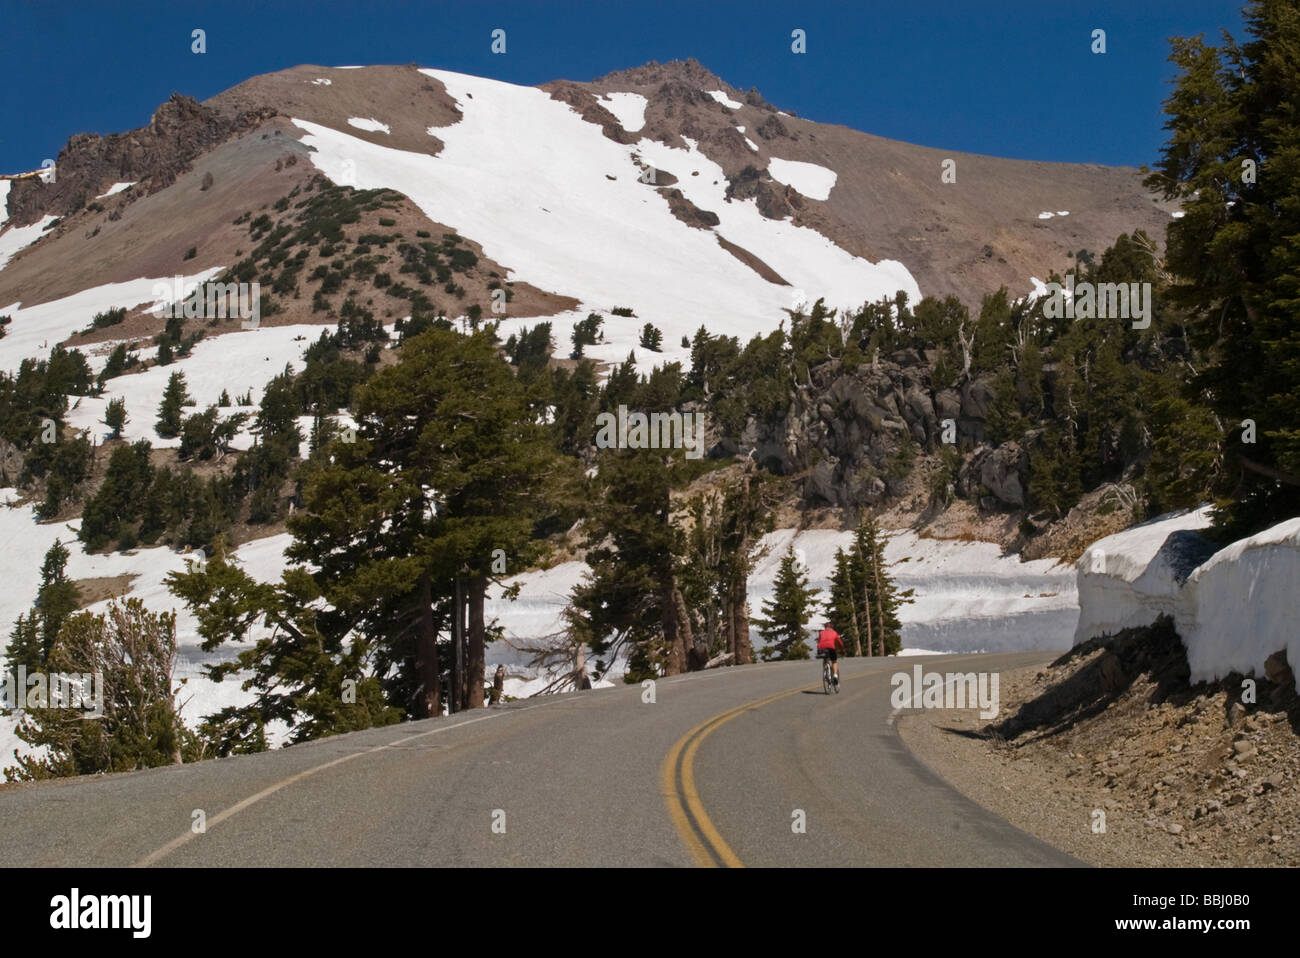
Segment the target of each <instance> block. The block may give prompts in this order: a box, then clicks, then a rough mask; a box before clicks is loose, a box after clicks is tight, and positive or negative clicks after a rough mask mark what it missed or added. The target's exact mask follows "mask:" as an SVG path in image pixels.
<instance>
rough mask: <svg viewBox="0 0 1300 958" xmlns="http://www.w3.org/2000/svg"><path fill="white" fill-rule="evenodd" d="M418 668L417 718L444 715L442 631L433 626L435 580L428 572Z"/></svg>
mask: <svg viewBox="0 0 1300 958" xmlns="http://www.w3.org/2000/svg"><path fill="white" fill-rule="evenodd" d="M415 671H416V674H417V675H418V676H419V677H420V694H419V696H418V697H417V698H416V700H415V714H416V717H417V718H433V717H435V716H438V715H441V714H442V690H441V689H440V688H439V683H440V681H441V673H440V670H439V668H438V632H437V629H435V628H434V625H433V583H432V582H430V581H429V574H428V573H427V572H426V573H425V574H424V575H422V576H420V627H419V631H418V633H417V635H416V640H415Z"/></svg>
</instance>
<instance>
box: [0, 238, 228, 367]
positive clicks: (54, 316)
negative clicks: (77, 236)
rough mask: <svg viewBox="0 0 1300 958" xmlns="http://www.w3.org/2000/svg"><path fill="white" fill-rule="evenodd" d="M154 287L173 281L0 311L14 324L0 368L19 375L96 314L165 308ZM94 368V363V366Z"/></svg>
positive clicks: (1, 347) (200, 277)
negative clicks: (122, 308) (28, 361)
mask: <svg viewBox="0 0 1300 958" xmlns="http://www.w3.org/2000/svg"><path fill="white" fill-rule="evenodd" d="M37 225H39V224H37ZM6 235H8V234H0V243H2V242H3V240H4V237H5V236H6ZM223 269H224V267H221V266H214V267H213V268H211V269H208V270H204V271H203V272H202V273H197V274H195V275H192V276H187V277H185V278H184V279H185V282H186V283H191V284H196V283H201V282H205V281H207V280H209V279H212V278H213V277H214V276H216V275H218V274H219V273H221V272H222V270H223ZM155 284H163V285H165V286H167V288H168V289H169V290H170V289H171V288H172V281H171V280H170V279H147V278H141V279H133V280H128V281H127V282H125V283H106V284H105V285H103V286H95V287H93V288H91V289H84V290H82V291H81V292H79V293H73V294H72V295H71V296H65V297H64V298H63V299H56V300H54V301H52V302H49V303H41V304H39V305H37V306H31V307H28V308H25V309H24V308H21V306H22V304H21V303H12V304H10V305H9V306H7V307H4V308H0V314H6V315H9V316H12V317H13V323H12V324H11V325H9V326H7V327H5V337H4V338H3V339H0V369H3V370H6V371H8V372H16V371H17V370H18V366H19V365H20V364H21V363H22V361H23V360H24V359H45V358H46V357H48V356H49V353H50V349H51V348H52V347H53V346H54V344H55V343H58V342H62V341H63V340H65V339H67V338H68V337H69V336H71V335H72V334H73V333H75V332H77V331H78V330H81V329H85V328H86V327H87V326H89V325H90V321H91V319H92V318H93V317H94V315H95V314H96V313H101V312H104V311H105V310H108V309H114V308H116V307H118V306H125V307H127V308H128V309H133V308H135V307H136V306H139V305H141V304H143V303H148V304H150V305H151V306H157V305H163V303H162V302H160V301H159V300H158V299H157V297H156V296H154V292H153V290H154V286H155ZM82 352H86V353H87V359H90V354H89V350H88V349H87V348H83V349H82ZM94 365H95V364H94V362H93V361H92V363H91V366H92V367H93V366H94Z"/></svg>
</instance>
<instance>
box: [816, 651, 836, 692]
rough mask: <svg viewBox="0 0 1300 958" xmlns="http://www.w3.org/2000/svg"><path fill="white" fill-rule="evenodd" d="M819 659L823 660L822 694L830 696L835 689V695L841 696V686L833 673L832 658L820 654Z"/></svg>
mask: <svg viewBox="0 0 1300 958" xmlns="http://www.w3.org/2000/svg"><path fill="white" fill-rule="evenodd" d="M817 658H819V659H821V660H822V693H823V694H825V695H830V694H831V689H834V690H835V694H836V695H839V694H840V684H839V683H838V682H836V681H835V673H834V672H832V671H831V657H830V656H829V655H825V654H823V653H821V652H818V653H817Z"/></svg>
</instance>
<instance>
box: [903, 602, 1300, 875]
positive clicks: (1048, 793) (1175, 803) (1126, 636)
mask: <svg viewBox="0 0 1300 958" xmlns="http://www.w3.org/2000/svg"><path fill="white" fill-rule="evenodd" d="M1270 664H1271V666H1272V667H1271V668H1270V670H1269V675H1268V677H1260V678H1258V679H1254V683H1255V689H1254V696H1253V698H1254V699H1255V701H1247V702H1242V698H1243V682H1245V681H1246V679H1248V678H1250V677H1245V676H1235V675H1234V676H1228V677H1227V678H1225V679H1224V680H1222V681H1220V682H1216V683H1201V684H1198V685H1194V686H1192V685H1189V684H1188V681H1187V662H1186V658H1185V655H1184V654H1183V649H1182V644H1181V642H1180V641H1179V639H1178V637H1177V634H1176V633H1174V631H1173V629H1172V627H1171V626H1170V625H1169V624H1168V623H1167V622H1162V623H1157V625H1155V626H1152V627H1151V628H1149V629H1140V630H1136V629H1135V630H1129V631H1127V632H1124V633H1121V634H1120V635H1118V636H1115V637H1111V638H1106V639H1103V640H1094V641H1093V642H1089V643H1086V644H1084V645H1081V646H1079V647H1078V648H1076V649H1074V650H1072V651H1071V652H1069V653H1067V654H1066V655H1063V656H1062V657H1061V658H1060V659H1057V660H1056V661H1055V662H1053V663H1052V664H1051V665H1049V666H1046V667H1042V666H1038V667H1035V666H1030V667H1027V668H1021V669H1016V670H1009V671H1004V672H1002V673H1001V675H1000V697H1001V711H1000V713H999V715H998V716H997V717H996V718H995V719H994V720H993V721H992V722H990V721H988V720H986V719H981V718H980V717H979V714H978V712H977V711H975V710H965V709H960V710H959V709H914V710H909V711H908V712H905V713H903V715H901V716H900V718H899V719H898V729H899V733H900V735H901V736H902V738H903V740H904V742H905V743H906V744H907V746H908V747H909V748H910V749H911V750H912V751H913V753H914V754H915V755H916V756H917V757H918V758H919V759H920V760H921V761H923V762H925V763H926V764H927V765H929V766H930V767H931V768H932V769H934V770H935V771H936V772H937V773H938V774H940V775H941V776H943V777H944V778H945V779H946V780H947V781H948V782H949V783H950V784H952V785H953V786H954V787H955V788H956V789H957V790H958V791H960V792H962V793H963V794H964V795H966V797H967V798H970V799H971V800H972V801H974V802H976V803H978V804H979V805H982V806H983V807H984V808H986V809H988V810H989V811H992V812H994V813H996V814H998V815H1000V816H1002V817H1003V818H1005V819H1006V820H1007V821H1009V822H1011V823H1012V824H1013V825H1015V826H1016V827H1018V828H1020V829H1022V830H1024V831H1026V832H1028V833H1030V834H1032V835H1034V836H1036V837H1038V838H1040V839H1042V840H1043V841H1046V842H1048V843H1049V844H1051V845H1054V846H1056V847H1057V848H1060V849H1062V850H1064V851H1066V852H1069V853H1070V854H1072V855H1074V856H1076V857H1078V858H1080V859H1082V860H1083V861H1086V862H1088V863H1090V864H1094V865H1099V866H1131V867H1200V866H1242V867H1260V866H1294V865H1296V864H1300V794H1298V793H1297V790H1296V787H1295V783H1296V781H1297V779H1298V778H1300V740H1298V739H1297V729H1298V728H1300V701H1298V700H1297V696H1296V694H1295V691H1294V678H1293V677H1292V676H1291V670H1290V669H1289V667H1287V666H1286V664H1285V661H1284V660H1282V661H1275V660H1270ZM1245 697H1246V698H1250V697H1251V696H1249V695H1246V696H1245ZM1103 827H1104V830H1102V829H1103Z"/></svg>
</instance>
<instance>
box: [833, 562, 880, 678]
mask: <svg viewBox="0 0 1300 958" xmlns="http://www.w3.org/2000/svg"><path fill="white" fill-rule="evenodd" d="M861 580H862V567H861V563H860V562H858V560H857V547H856V546H855V545H850V546H849V551H848V552H845V551H844V550H843V549H836V550H835V568H834V570H833V571H832V572H831V589H830V600H829V602H828V603H827V615H828V616H829V617H830V620H831V622H832V623H833V624H834V626H835V631H837V632H838V633H839V634H840V638H841V639H843V640H844V654H846V655H850V656H854V655H862V633H863V628H860V627H859V620H858V602H859V601H860V597H861V595H862V581H861ZM868 621H869V620H868ZM868 621H864V622H863V623H862V626H864V627H866V626H868ZM869 653H870V647H869V646H868V654H869Z"/></svg>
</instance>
